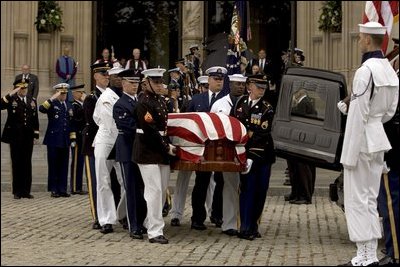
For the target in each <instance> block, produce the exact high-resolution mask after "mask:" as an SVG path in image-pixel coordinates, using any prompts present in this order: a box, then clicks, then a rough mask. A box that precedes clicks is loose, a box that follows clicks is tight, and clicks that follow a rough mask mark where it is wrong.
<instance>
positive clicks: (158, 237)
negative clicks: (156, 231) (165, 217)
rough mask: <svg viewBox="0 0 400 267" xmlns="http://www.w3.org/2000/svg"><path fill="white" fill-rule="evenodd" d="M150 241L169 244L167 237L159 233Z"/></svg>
mask: <svg viewBox="0 0 400 267" xmlns="http://www.w3.org/2000/svg"><path fill="white" fill-rule="evenodd" d="M149 242H150V243H159V244H168V239H166V238H165V236H163V235H159V236H157V237H154V238H150V239H149Z"/></svg>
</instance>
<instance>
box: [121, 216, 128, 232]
mask: <svg viewBox="0 0 400 267" xmlns="http://www.w3.org/2000/svg"><path fill="white" fill-rule="evenodd" d="M119 223H120V224H121V225H122V228H124V229H125V230H127V229H129V225H128V219H127V218H126V217H125V218H123V219H122V220H119Z"/></svg>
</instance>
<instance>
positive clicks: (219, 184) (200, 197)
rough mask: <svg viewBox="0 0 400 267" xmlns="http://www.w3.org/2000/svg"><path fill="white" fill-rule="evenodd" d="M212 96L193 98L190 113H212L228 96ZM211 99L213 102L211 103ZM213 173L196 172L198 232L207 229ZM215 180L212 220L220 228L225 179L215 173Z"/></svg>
mask: <svg viewBox="0 0 400 267" xmlns="http://www.w3.org/2000/svg"><path fill="white" fill-rule="evenodd" d="M206 73H207V74H208V75H210V76H219V77H224V76H225V74H226V73H227V71H226V69H225V68H222V67H212V68H209V69H208V70H206ZM210 94H212V92H211V91H209V92H204V93H200V94H196V95H194V96H193V98H192V101H190V103H189V108H188V110H187V111H188V112H210V110H211V107H212V105H213V104H214V103H215V101H216V100H218V99H220V98H222V97H224V96H225V95H227V94H228V92H227V91H220V92H219V93H218V94H217V95H216V96H215V97H214V98H213V97H212V95H211V98H210ZM210 99H211V101H210ZM211 174H212V172H202V171H196V178H195V184H194V186H193V191H192V210H193V214H192V218H191V220H192V228H193V229H196V230H203V229H206V227H205V225H204V221H205V219H206V217H207V212H206V209H205V206H204V204H205V201H206V197H207V189H208V186H209V184H210V178H211ZM214 180H215V182H216V186H215V190H214V195H213V204H212V214H211V219H212V220H213V222H214V220H216V224H217V225H218V226H220V225H221V224H222V221H221V220H222V190H223V177H222V173H221V172H216V173H214Z"/></svg>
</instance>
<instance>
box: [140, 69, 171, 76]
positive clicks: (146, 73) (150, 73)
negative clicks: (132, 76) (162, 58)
mask: <svg viewBox="0 0 400 267" xmlns="http://www.w3.org/2000/svg"><path fill="white" fill-rule="evenodd" d="M164 72H165V69H160V68H155V69H147V70H144V71H142V74H143V75H144V76H145V77H149V78H162V77H163V74H164Z"/></svg>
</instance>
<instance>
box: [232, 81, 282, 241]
mask: <svg viewBox="0 0 400 267" xmlns="http://www.w3.org/2000/svg"><path fill="white" fill-rule="evenodd" d="M248 79H249V95H248V96H247V95H244V96H242V97H241V98H239V99H238V100H237V102H236V106H235V107H234V109H233V115H234V117H236V118H237V119H239V120H240V121H241V122H242V123H243V125H244V126H245V127H246V129H247V134H248V136H249V140H248V141H247V143H246V156H247V159H248V166H247V171H246V174H242V175H241V176H240V196H239V199H240V231H239V234H238V236H239V237H240V238H243V239H247V240H253V239H254V238H256V237H261V235H260V233H259V232H258V220H259V219H260V217H261V214H262V211H263V209H264V204H265V198H266V196H267V191H268V187H269V179H270V176H271V166H272V164H273V163H274V162H275V152H274V143H273V140H272V136H271V125H272V119H273V117H274V109H273V107H272V106H271V105H270V104H269V103H268V102H267V101H266V100H264V99H263V97H264V94H265V90H266V89H267V88H268V80H267V77H266V76H264V75H260V74H258V75H253V76H249V78H248Z"/></svg>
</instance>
